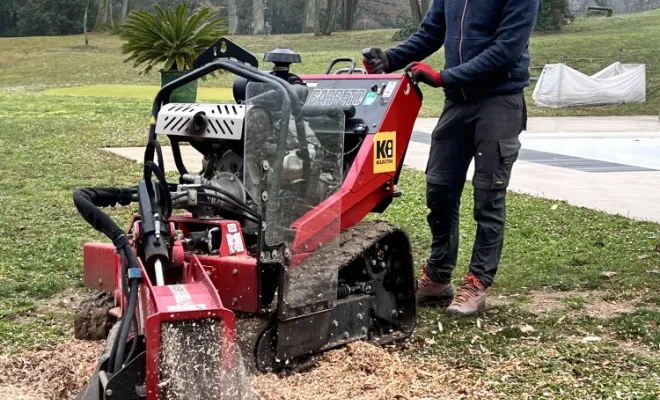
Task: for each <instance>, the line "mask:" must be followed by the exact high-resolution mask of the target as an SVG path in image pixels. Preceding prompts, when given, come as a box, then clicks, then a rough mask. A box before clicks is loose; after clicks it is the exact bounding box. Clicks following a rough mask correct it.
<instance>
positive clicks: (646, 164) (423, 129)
mask: <svg viewBox="0 0 660 400" xmlns="http://www.w3.org/2000/svg"><path fill="white" fill-rule="evenodd" d="M435 123H436V119H430V118H420V119H419V120H418V121H417V123H416V124H415V128H414V134H413V140H412V142H411V143H410V147H409V151H408V154H407V156H406V159H405V160H404V164H405V165H406V166H408V167H410V168H415V169H419V170H424V169H425V167H426V163H427V160H428V152H429V147H430V146H429V145H430V143H431V132H432V130H433V127H434V126H435ZM520 140H521V143H522V150H521V152H520V157H519V161H518V162H517V163H516V165H515V167H514V171H513V174H512V178H511V186H510V190H512V191H516V192H520V193H528V194H532V195H535V196H541V197H545V198H549V199H553V200H565V201H567V202H568V203H569V204H573V205H578V206H583V207H588V208H592V209H597V210H602V211H605V212H608V213H612V214H620V215H624V216H626V217H630V218H635V219H641V220H652V221H656V222H660V121H659V120H658V117H561V118H530V119H529V123H528V130H527V131H526V132H523V134H522V135H521V138H520ZM106 150H108V151H111V152H113V153H115V154H118V155H120V156H123V157H126V158H129V159H132V160H135V161H138V162H139V161H140V160H142V157H143V152H144V149H143V148H112V149H106ZM163 153H164V157H165V164H166V168H167V169H168V170H171V169H174V168H175V167H174V162H173V159H172V155H171V152H170V149H169V148H167V147H164V148H163ZM182 155H183V158H184V162H185V163H186V166H187V167H188V168H189V169H190V170H199V169H201V157H200V156H199V154H198V153H197V152H196V151H195V150H194V149H192V148H190V147H188V146H182ZM472 173H473V166H470V170H469V171H468V179H469V178H470V177H471V176H472Z"/></svg>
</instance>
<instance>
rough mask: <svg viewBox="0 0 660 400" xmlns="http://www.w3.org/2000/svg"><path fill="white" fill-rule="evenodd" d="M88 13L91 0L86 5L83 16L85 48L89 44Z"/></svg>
mask: <svg viewBox="0 0 660 400" xmlns="http://www.w3.org/2000/svg"><path fill="white" fill-rule="evenodd" d="M87 12H89V0H87V2H86V3H85V14H84V15H83V33H84V34H85V46H87V45H88V44H89V41H88V40H87Z"/></svg>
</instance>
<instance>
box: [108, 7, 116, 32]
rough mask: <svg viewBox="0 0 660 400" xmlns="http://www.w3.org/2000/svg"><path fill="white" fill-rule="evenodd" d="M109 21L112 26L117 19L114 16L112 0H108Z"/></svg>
mask: <svg viewBox="0 0 660 400" xmlns="http://www.w3.org/2000/svg"><path fill="white" fill-rule="evenodd" d="M108 19H109V20H108V22H109V23H110V28H112V27H113V26H115V19H114V17H113V16H112V0H108Z"/></svg>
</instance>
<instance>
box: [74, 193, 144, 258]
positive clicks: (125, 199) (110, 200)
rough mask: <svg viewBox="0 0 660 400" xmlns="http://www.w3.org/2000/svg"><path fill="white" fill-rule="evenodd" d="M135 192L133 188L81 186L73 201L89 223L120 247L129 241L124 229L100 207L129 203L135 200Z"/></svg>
mask: <svg viewBox="0 0 660 400" xmlns="http://www.w3.org/2000/svg"><path fill="white" fill-rule="evenodd" d="M133 193H134V189H133V188H99V187H89V188H81V189H77V190H76V191H75V192H73V203H74V204H75V205H76V208H77V209H78V212H80V215H82V217H83V218H84V219H85V221H87V223H89V224H90V225H91V226H92V227H93V228H94V229H96V230H97V231H99V232H101V233H103V234H104V235H105V236H107V237H108V238H109V239H110V240H112V242H113V243H114V244H115V246H117V248H120V247H123V246H124V244H126V243H128V241H127V239H126V236H125V235H124V231H123V230H122V229H121V228H120V227H119V226H118V225H117V223H115V221H113V220H112V218H110V216H109V215H108V214H106V213H104V212H103V211H101V210H100V209H99V207H114V206H115V205H117V204H120V205H122V206H126V205H129V204H130V203H131V201H133ZM121 238H124V239H123V240H122V239H121Z"/></svg>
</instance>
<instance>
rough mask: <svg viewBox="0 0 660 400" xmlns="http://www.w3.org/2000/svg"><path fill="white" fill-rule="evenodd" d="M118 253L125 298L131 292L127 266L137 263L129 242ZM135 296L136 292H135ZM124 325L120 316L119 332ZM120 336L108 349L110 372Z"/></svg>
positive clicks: (134, 265)
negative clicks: (120, 261)
mask: <svg viewBox="0 0 660 400" xmlns="http://www.w3.org/2000/svg"><path fill="white" fill-rule="evenodd" d="M118 252H119V255H120V256H121V259H122V281H123V285H122V286H123V290H122V291H123V293H124V296H126V298H127V299H130V295H131V292H130V291H129V289H128V269H129V268H138V263H137V257H135V254H134V253H133V249H132V248H131V246H130V244H126V245H125V246H123V247H121V248H119V249H118ZM136 296H137V293H136ZM125 325H126V318H124V316H122V320H121V322H120V323H119V331H120V332H121V331H122V330H123V329H124V326H125ZM120 339H121V338H120V337H119V335H117V337H116V338H115V341H114V343H113V344H112V350H111V351H110V357H109V361H108V369H109V370H110V372H111V373H112V372H116V371H113V370H112V368H113V367H114V365H115V360H116V357H117V351H118V349H119V347H120ZM123 346H126V343H125V342H124V344H123Z"/></svg>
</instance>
